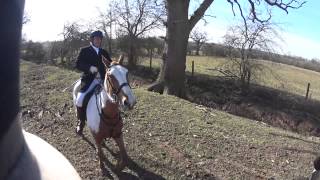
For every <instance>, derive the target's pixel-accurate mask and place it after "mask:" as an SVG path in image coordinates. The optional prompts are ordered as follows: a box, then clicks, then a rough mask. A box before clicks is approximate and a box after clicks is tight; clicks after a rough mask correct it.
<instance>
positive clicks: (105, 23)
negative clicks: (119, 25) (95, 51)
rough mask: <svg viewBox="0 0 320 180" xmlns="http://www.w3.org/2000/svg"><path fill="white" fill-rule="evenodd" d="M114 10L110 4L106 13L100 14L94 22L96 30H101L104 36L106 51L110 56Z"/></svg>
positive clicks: (114, 20) (114, 19)
mask: <svg viewBox="0 0 320 180" xmlns="http://www.w3.org/2000/svg"><path fill="white" fill-rule="evenodd" d="M114 10H115V7H114V6H113V4H112V3H111V4H110V6H109V8H108V10H107V12H106V13H103V12H100V14H99V17H98V20H97V22H96V24H97V28H98V29H101V30H102V31H103V32H104V34H105V36H106V40H107V45H108V51H109V53H110V54H112V37H113V35H112V32H113V30H112V28H114V26H113V25H114V23H115V22H116V18H115V16H114V13H113V12H114Z"/></svg>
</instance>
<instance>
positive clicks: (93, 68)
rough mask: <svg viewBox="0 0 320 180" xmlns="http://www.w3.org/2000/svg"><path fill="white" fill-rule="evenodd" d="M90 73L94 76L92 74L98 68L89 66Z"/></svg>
mask: <svg viewBox="0 0 320 180" xmlns="http://www.w3.org/2000/svg"><path fill="white" fill-rule="evenodd" d="M90 72H91V73H92V74H94V73H96V72H98V68H97V67H95V66H91V67H90Z"/></svg>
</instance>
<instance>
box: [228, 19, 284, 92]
mask: <svg viewBox="0 0 320 180" xmlns="http://www.w3.org/2000/svg"><path fill="white" fill-rule="evenodd" d="M277 27H278V26H277V24H275V23H272V22H271V21H270V20H268V21H263V22H261V23H254V22H252V21H251V20H250V18H246V19H245V21H244V22H242V23H240V24H239V25H235V26H231V27H229V29H228V31H227V34H226V35H225V36H224V39H225V45H226V46H227V47H228V53H227V54H228V56H229V58H230V60H231V61H228V62H229V63H227V64H226V65H225V67H227V68H228V70H231V71H233V72H234V73H235V74H237V75H238V77H239V79H240V82H241V87H242V90H243V91H246V90H247V89H248V88H249V85H250V82H251V79H252V77H256V78H258V77H259V74H260V73H261V72H262V71H263V70H264V69H266V67H265V66H264V65H263V64H261V63H259V62H258V61H256V60H254V59H253V55H254V54H253V53H254V50H259V51H264V52H268V53H270V54H272V53H274V52H275V50H274V49H275V48H276V47H278V46H277V43H276V40H277V39H281V37H280V35H279V34H278V32H277Z"/></svg>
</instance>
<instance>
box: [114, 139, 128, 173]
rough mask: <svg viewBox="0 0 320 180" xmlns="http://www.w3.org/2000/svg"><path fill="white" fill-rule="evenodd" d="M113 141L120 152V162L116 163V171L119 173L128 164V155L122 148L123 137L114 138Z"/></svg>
mask: <svg viewBox="0 0 320 180" xmlns="http://www.w3.org/2000/svg"><path fill="white" fill-rule="evenodd" d="M114 140H115V141H116V143H117V145H118V147H119V151H120V161H118V164H117V167H116V168H117V170H119V171H121V170H123V169H124V168H125V167H126V166H127V164H128V154H127V151H126V148H125V147H124V141H123V136H122V135H120V137H119V138H114Z"/></svg>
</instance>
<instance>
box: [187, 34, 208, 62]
mask: <svg viewBox="0 0 320 180" xmlns="http://www.w3.org/2000/svg"><path fill="white" fill-rule="evenodd" d="M207 37H208V35H207V33H206V32H204V31H200V30H199V29H198V28H196V29H194V30H193V31H192V32H191V35H190V38H191V39H192V40H193V41H194V42H195V43H196V55H197V56H199V51H200V48H201V47H202V45H203V44H204V43H206V42H207V41H208V38H207Z"/></svg>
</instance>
